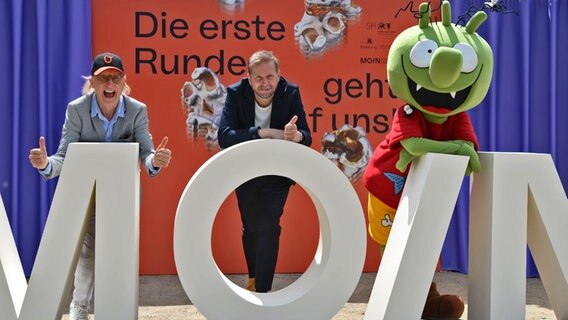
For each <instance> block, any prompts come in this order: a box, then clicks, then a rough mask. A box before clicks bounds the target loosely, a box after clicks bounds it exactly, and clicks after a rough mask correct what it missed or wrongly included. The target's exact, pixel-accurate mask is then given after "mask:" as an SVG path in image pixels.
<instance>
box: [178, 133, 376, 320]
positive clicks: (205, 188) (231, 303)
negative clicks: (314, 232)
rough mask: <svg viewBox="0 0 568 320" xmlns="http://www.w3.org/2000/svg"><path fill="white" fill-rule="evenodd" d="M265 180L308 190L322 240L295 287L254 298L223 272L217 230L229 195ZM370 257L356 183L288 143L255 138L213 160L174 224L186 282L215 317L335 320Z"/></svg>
mask: <svg viewBox="0 0 568 320" xmlns="http://www.w3.org/2000/svg"><path fill="white" fill-rule="evenodd" d="M263 175H279V176H284V177H289V178H291V179H292V180H294V181H296V182H297V183H298V184H299V185H301V186H302V187H303V188H304V190H306V192H307V193H308V194H309V196H310V197H311V199H312V201H313V202H314V204H315V207H316V210H317V214H318V218H319V225H320V240H319V245H318V249H317V252H316V254H315V257H314V260H313V261H312V263H311V265H310V266H309V267H308V269H307V270H306V272H305V273H304V274H303V275H302V276H301V277H300V278H299V279H298V280H297V281H296V282H294V283H292V284H291V285H289V286H288V287H286V288H284V289H282V290H278V291H275V292H271V293H252V292H249V291H246V290H245V289H243V288H240V287H238V286H237V285H235V284H234V283H232V282H231V281H230V280H229V279H228V278H226V277H225V276H224V275H223V273H222V272H221V271H220V270H219V268H218V267H217V265H216V263H215V261H214V259H213V255H212V251H211V231H212V228H213V221H214V219H215V216H216V214H217V211H218V210H219V207H220V206H221V204H222V203H223V201H224V200H225V199H226V198H227V196H228V195H229V194H230V193H231V192H232V191H233V190H234V189H235V188H236V187H238V186H239V185H240V184H242V183H244V182H246V181H248V180H250V179H252V178H255V177H258V176H263ZM235 228H238V226H235ZM365 252H366V230H365V220H364V216H363V210H362V208H361V203H360V201H359V198H358V197H357V194H356V193H355V190H354V189H353V187H352V186H351V184H350V182H349V181H348V180H347V178H346V177H345V176H344V175H343V174H342V173H341V171H339V170H338V169H337V167H336V166H335V165H333V164H332V163H331V162H330V161H329V160H328V159H327V158H325V157H323V156H322V155H321V154H319V153H318V152H316V151H314V150H312V149H310V148H306V147H305V146H302V145H299V144H297V143H292V142H288V141H283V140H255V141H249V142H245V143H241V144H239V145H236V146H233V147H231V148H228V149H226V150H223V151H221V152H220V153H218V154H216V155H215V156H213V157H212V158H211V159H209V161H207V162H206V163H205V164H204V165H203V166H201V168H200V169H199V170H197V172H196V173H195V175H194V176H193V177H192V178H191V180H190V181H189V183H188V184H187V187H186V188H185V191H184V193H183V196H182V198H181V200H180V203H179V206H178V210H177V215H176V220H175V227H174V254H175V259H176V266H177V271H178V274H179V277H180V281H181V284H182V285H183V287H184V289H185V291H186V293H187V295H188V297H189V298H190V299H191V301H192V302H193V303H194V304H195V306H196V307H197V308H198V309H199V310H200V311H201V312H202V313H203V314H204V315H205V316H206V317H207V319H210V320H229V319H243V320H245V319H246V320H266V319H270V320H279V319H287V320H290V319H310V320H324V319H325V320H328V319H331V318H332V317H333V315H335V314H336V313H337V311H338V310H339V309H341V308H342V307H343V306H344V304H345V302H347V300H348V299H349V297H350V296H351V293H352V292H353V290H354V289H355V287H356V285H357V283H358V280H359V277H360V275H361V271H362V269H363V262H364V260H365ZM235 254H240V253H235Z"/></svg>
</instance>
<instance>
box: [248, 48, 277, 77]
mask: <svg viewBox="0 0 568 320" xmlns="http://www.w3.org/2000/svg"><path fill="white" fill-rule="evenodd" d="M264 62H272V63H274V69H275V70H276V73H278V72H279V67H280V63H279V62H278V58H276V56H275V55H274V53H272V51H268V50H259V51H257V52H255V53H253V54H252V56H250V58H249V61H248V72H249V73H251V69H252V68H253V67H254V66H257V65H259V64H261V63H264Z"/></svg>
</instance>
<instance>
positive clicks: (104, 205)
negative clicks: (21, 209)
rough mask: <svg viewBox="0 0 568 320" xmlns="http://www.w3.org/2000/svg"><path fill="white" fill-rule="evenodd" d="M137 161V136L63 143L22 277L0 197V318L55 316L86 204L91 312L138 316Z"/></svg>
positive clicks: (68, 279)
mask: <svg viewBox="0 0 568 320" xmlns="http://www.w3.org/2000/svg"><path fill="white" fill-rule="evenodd" d="M138 161H139V160H138V144H136V143H72V144H70V145H69V149H68V151H67V155H66V157H65V165H64V166H63V170H62V172H61V176H60V178H59V182H58V184H57V190H56V192H55V196H54V198H53V202H52V204H51V208H50V211H49V216H48V219H47V223H46V225H45V229H44V231H43V236H42V238H41V242H40V246H39V249H38V253H37V256H36V260H35V263H34V266H33V270H32V274H31V278H30V281H29V284H26V281H25V276H24V273H23V269H22V265H21V262H20V258H19V255H18V252H17V249H16V246H15V243H14V238H13V236H12V232H11V230H10V225H9V224H8V219H7V216H6V212H5V209H4V205H3V203H1V202H0V319H2V320H16V319H19V320H38V319H53V320H59V319H61V313H62V304H63V303H64V301H66V298H67V293H68V292H69V290H68V289H69V286H70V285H71V282H72V280H73V274H74V271H75V266H76V264H77V259H78V257H79V253H80V251H81V246H82V244H83V239H84V237H85V231H86V228H87V223H88V221H89V217H90V215H91V214H92V212H93V206H96V211H97V219H96V234H97V235H96V248H95V255H96V257H97V258H96V261H95V274H96V280H95V283H96V287H97V289H96V291H95V300H96V306H95V314H96V316H97V318H98V319H110V320H114V319H117V320H119V319H120V320H127V319H132V320H134V319H137V318H138V242H139V241H138V240H139V238H138V235H139V233H138V230H139V229H138V224H139V220H138V219H139V200H140V174H139V164H138ZM95 194H96V196H95ZM103 235H104V236H103Z"/></svg>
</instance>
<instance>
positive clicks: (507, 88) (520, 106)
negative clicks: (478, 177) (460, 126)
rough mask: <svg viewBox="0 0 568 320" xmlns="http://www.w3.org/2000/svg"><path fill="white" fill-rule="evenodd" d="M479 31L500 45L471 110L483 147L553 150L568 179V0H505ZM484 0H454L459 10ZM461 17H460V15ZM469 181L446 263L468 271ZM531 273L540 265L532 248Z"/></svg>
mask: <svg viewBox="0 0 568 320" xmlns="http://www.w3.org/2000/svg"><path fill="white" fill-rule="evenodd" d="M500 2H501V4H504V5H505V6H506V7H507V8H506V10H505V12H507V11H514V12H516V13H518V15H516V14H514V13H497V12H493V11H490V10H486V11H487V12H488V15H489V18H488V19H487V21H486V22H485V23H484V24H483V25H482V26H481V28H480V29H479V30H478V33H479V34H480V35H482V36H483V37H484V38H485V39H486V40H487V41H488V42H489V44H490V45H491V47H492V48H493V55H494V58H495V61H494V72H493V82H492V84H491V87H490V90H489V93H488V95H487V97H486V98H485V100H484V101H483V103H481V104H480V105H479V106H478V107H476V108H474V109H472V110H471V111H470V115H471V117H472V121H473V125H474V127H475V129H476V132H477V134H478V138H479V143H480V148H481V150H483V151H504V152H537V153H550V154H551V155H552V157H553V159H554V162H555V165H556V168H557V170H558V173H559V175H560V178H561V180H562V183H563V185H564V186H567V185H568V144H567V143H566V142H564V141H562V139H563V138H562V137H566V136H568V126H567V125H566V123H567V122H568V100H567V99H561V94H562V92H564V93H566V91H567V89H568V85H566V80H562V81H560V77H564V78H565V77H566V75H567V74H568V61H567V59H565V57H564V56H562V54H566V52H568V20H567V19H566V18H568V1H565V0H529V1H527V0H524V1H522V0H515V1H513V0H501V1H500ZM483 3H484V1H483V0H479V1H477V0H475V1H473V0H472V1H452V15H453V17H454V18H455V17H457V16H459V15H461V14H463V13H464V12H467V11H468V9H469V8H470V7H471V6H475V7H477V8H481V7H482V6H483ZM454 20H455V19H454ZM466 180H467V181H465V182H464V185H463V187H462V190H461V193H460V198H459V199H458V205H457V207H456V211H455V213H454V218H453V220H452V222H451V225H450V232H449V233H448V235H447V237H446V242H445V244H444V249H443V251H442V261H443V262H442V268H444V269H446V270H456V271H460V272H467V264H468V261H467V254H468V220H469V216H468V206H469V199H468V189H469V179H466ZM527 275H528V276H536V275H538V272H537V270H536V267H535V265H534V262H533V261H532V258H531V257H530V255H529V259H528V263H527Z"/></svg>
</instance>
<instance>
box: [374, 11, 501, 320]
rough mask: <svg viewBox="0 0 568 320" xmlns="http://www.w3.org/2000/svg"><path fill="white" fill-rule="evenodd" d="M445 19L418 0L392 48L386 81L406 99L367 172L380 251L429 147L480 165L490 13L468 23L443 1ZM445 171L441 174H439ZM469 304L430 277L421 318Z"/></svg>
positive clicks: (457, 312)
mask: <svg viewBox="0 0 568 320" xmlns="http://www.w3.org/2000/svg"><path fill="white" fill-rule="evenodd" d="M441 8H442V21H441V22H435V23H431V22H430V5H429V4H428V3H422V4H421V5H420V16H419V21H418V25H417V26H414V27H411V28H409V29H406V30H404V31H403V32H402V33H401V34H400V35H399V36H398V37H397V38H396V39H395V40H394V42H393V44H392V46H391V48H390V51H389V56H388V63H387V69H388V82H389V85H390V87H391V89H392V91H393V92H394V94H396V95H397V96H398V98H400V99H401V100H402V101H404V102H405V103H406V104H405V105H404V106H402V107H400V108H399V109H398V110H397V111H396V113H395V115H394V118H393V122H392V126H391V129H390V131H389V132H388V134H387V135H386V137H385V139H384V140H383V141H382V142H381V143H380V144H379V146H378V147H377V149H376V150H375V151H374V153H373V156H372V158H371V160H370V162H369V165H368V166H367V168H366V170H365V174H364V178H363V180H364V183H365V187H366V188H367V189H368V190H369V204H368V215H369V233H370V235H371V237H372V238H373V239H374V240H375V241H377V242H378V243H379V245H380V248H381V253H382V252H383V251H384V248H385V246H386V244H387V239H388V236H389V233H390V229H391V226H392V223H393V220H394V219H395V213H396V208H397V206H398V203H399V200H400V196H401V194H402V189H403V187H404V183H405V181H406V176H407V174H408V171H409V165H410V164H411V162H412V161H413V160H414V159H416V158H418V157H420V156H422V155H424V154H426V153H428V152H436V153H445V154H456V155H464V156H469V157H470V160H469V163H468V167H467V170H466V172H465V174H466V175H469V174H470V173H471V172H472V171H474V172H478V171H479V170H480V169H481V165H480V163H479V157H478V155H477V152H476V150H477V149H478V144H477V137H476V135H475V133H474V131H473V126H472V124H471V121H470V118H469V116H468V115H467V113H466V112H465V111H466V110H469V109H471V108H473V107H475V106H477V105H478V104H479V103H480V102H481V101H482V100H483V98H484V97H485V95H486V94H487V91H488V89H489V85H490V82H491V76H492V72H493V53H492V50H491V47H490V46H489V44H488V43H487V42H486V41H485V40H484V39H483V38H482V37H481V36H479V35H478V34H477V33H476V30H477V29H478V27H479V26H480V25H481V24H482V23H483V22H484V21H485V19H487V14H486V13H485V12H483V11H479V12H477V13H476V14H475V15H473V17H472V18H471V19H470V21H469V22H468V23H467V25H466V26H465V27H463V26H460V25H455V24H453V23H451V22H450V20H451V9H450V3H449V2H448V1H444V2H443V3H442V6H441ZM440 178H441V179H443V177H440ZM463 310H464V304H463V302H462V300H461V299H460V298H459V297H457V296H454V295H440V294H439V293H438V291H437V289H436V284H435V283H434V282H432V285H431V287H430V292H429V293H428V297H427V300H426V303H425V306H424V311H423V314H422V318H424V319H457V318H459V317H461V315H462V314H463Z"/></svg>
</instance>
